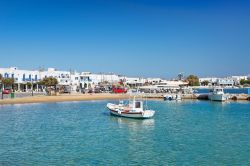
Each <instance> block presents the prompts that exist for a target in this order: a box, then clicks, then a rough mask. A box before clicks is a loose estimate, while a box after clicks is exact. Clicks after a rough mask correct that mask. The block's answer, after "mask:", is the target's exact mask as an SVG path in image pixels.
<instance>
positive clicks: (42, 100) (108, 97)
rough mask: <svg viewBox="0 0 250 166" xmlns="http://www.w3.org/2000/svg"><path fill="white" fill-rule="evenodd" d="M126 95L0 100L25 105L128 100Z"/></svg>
mask: <svg viewBox="0 0 250 166" xmlns="http://www.w3.org/2000/svg"><path fill="white" fill-rule="evenodd" d="M128 97H129V96H128V95H126V94H106V93H102V94H72V95H58V96H34V97H24V98H15V99H4V100H0V105H3V104H24V103H46V102H63V101H84V100H109V99H128Z"/></svg>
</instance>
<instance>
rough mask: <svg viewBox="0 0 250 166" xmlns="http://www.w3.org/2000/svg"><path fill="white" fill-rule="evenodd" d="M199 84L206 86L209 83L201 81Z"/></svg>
mask: <svg viewBox="0 0 250 166" xmlns="http://www.w3.org/2000/svg"><path fill="white" fill-rule="evenodd" d="M201 84H202V85H204V86H208V84H209V81H208V80H205V81H202V82H201Z"/></svg>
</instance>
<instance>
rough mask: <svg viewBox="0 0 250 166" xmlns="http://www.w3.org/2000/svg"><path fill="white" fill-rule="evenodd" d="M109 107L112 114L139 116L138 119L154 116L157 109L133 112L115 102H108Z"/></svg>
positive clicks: (130, 116) (128, 116)
mask: <svg viewBox="0 0 250 166" xmlns="http://www.w3.org/2000/svg"><path fill="white" fill-rule="evenodd" d="M107 108H108V109H109V111H110V114H112V115H115V116H120V117H126V118H137V119H149V118H152V117H153V116H154V113H155V111H153V110H145V111H143V112H132V111H128V110H124V108H122V107H120V108H119V106H115V105H113V104H108V105H107Z"/></svg>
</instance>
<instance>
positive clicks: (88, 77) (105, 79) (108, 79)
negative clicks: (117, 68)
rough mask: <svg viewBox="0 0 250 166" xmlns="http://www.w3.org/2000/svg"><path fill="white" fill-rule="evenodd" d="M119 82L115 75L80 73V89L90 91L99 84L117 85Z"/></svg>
mask: <svg viewBox="0 0 250 166" xmlns="http://www.w3.org/2000/svg"><path fill="white" fill-rule="evenodd" d="M120 81H121V80H120V77H119V76H118V75H115V74H102V73H101V74H93V73H91V72H82V73H81V74H80V80H79V82H80V88H81V89H90V88H93V87H94V86H96V85H98V84H99V83H109V84H117V83H119V82H120Z"/></svg>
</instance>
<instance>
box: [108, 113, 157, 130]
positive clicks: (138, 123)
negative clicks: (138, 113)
mask: <svg viewBox="0 0 250 166" xmlns="http://www.w3.org/2000/svg"><path fill="white" fill-rule="evenodd" d="M110 120H111V121H113V122H116V123H118V124H119V126H120V127H123V126H124V127H125V126H126V127H128V128H130V129H135V130H137V129H141V128H154V123H155V121H154V119H131V118H124V117H118V116H110Z"/></svg>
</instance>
